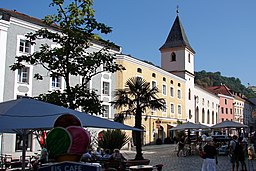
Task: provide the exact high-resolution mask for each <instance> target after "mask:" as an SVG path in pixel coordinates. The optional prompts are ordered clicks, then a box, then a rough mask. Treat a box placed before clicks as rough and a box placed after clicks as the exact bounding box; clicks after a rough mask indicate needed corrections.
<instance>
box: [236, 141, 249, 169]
mask: <svg viewBox="0 0 256 171" xmlns="http://www.w3.org/2000/svg"><path fill="white" fill-rule="evenodd" d="M245 151H246V146H245V144H244V142H243V137H240V138H238V147H237V153H238V161H239V162H240V163H241V167H242V170H241V171H246V170H247V167H246V163H245Z"/></svg>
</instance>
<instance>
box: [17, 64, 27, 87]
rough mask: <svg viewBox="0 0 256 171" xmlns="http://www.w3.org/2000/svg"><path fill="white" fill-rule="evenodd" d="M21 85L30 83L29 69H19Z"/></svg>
mask: <svg viewBox="0 0 256 171" xmlns="http://www.w3.org/2000/svg"><path fill="white" fill-rule="evenodd" d="M17 81H18V82H19V83H27V84H28V83H29V67H24V68H21V69H18V80H17Z"/></svg>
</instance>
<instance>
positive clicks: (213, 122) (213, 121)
mask: <svg viewBox="0 0 256 171" xmlns="http://www.w3.org/2000/svg"><path fill="white" fill-rule="evenodd" d="M212 124H214V111H212Z"/></svg>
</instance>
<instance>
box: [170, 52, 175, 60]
mask: <svg viewBox="0 0 256 171" xmlns="http://www.w3.org/2000/svg"><path fill="white" fill-rule="evenodd" d="M173 61H176V54H175V53H174V52H172V54H171V62H173Z"/></svg>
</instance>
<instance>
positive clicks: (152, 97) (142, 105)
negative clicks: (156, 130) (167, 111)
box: [112, 77, 165, 160]
mask: <svg viewBox="0 0 256 171" xmlns="http://www.w3.org/2000/svg"><path fill="white" fill-rule="evenodd" d="M157 93H159V90H158V88H157V87H153V88H151V87H150V83H149V82H147V81H146V80H145V79H143V78H140V77H132V78H130V79H128V80H127V82H126V83H125V88H124V89H117V90H116V91H115V100H114V101H112V104H113V105H114V108H116V109H119V110H123V109H124V110H123V111H122V112H121V113H119V115H121V116H123V115H125V114H133V115H135V127H136V128H139V129H141V123H142V113H143V112H146V110H147V109H158V110H161V109H162V108H164V107H165V105H164V104H165V101H164V99H162V98H158V96H157ZM135 140H136V141H135V142H136V156H135V160H141V159H143V155H142V144H141V132H139V131H137V132H136V133H135Z"/></svg>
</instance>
